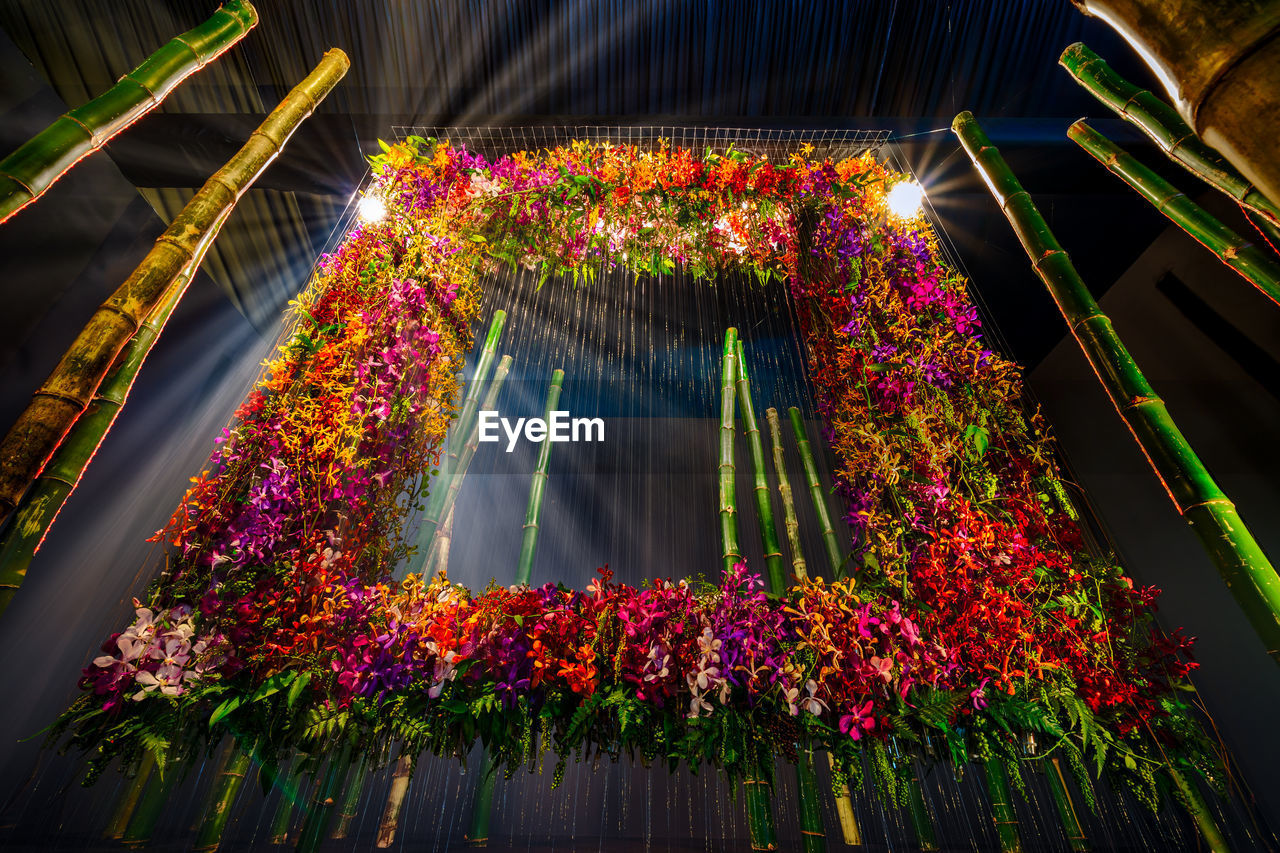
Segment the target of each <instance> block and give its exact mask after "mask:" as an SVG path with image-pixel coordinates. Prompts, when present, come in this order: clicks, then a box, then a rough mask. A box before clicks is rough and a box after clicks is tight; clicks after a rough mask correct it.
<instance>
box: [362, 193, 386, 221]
mask: <svg viewBox="0 0 1280 853" xmlns="http://www.w3.org/2000/svg"><path fill="white" fill-rule="evenodd" d="M356 215H357V216H359V217H360V220H361V221H362V222H381V221H382V220H384V219H386V218H387V205H386V203H385V202H384V201H383V200H382V199H380V198H378V197H377V196H375V195H367V196H365V197H364V198H362V199H360V206H359V207H358V208H357V209H356Z"/></svg>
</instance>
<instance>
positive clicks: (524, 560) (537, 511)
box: [516, 370, 564, 584]
mask: <svg viewBox="0 0 1280 853" xmlns="http://www.w3.org/2000/svg"><path fill="white" fill-rule="evenodd" d="M563 382H564V371H563V370H555V371H553V372H552V374H551V387H550V388H548V389H547V405H546V408H545V412H546V415H545V416H544V418H545V420H546V421H547V422H548V423H550V422H551V413H552V412H553V411H555V408H556V405H557V404H559V402H560V386H561V383H563ZM550 462H551V438H550V437H549V436H548V437H547V439H546V440H545V441H543V442H542V446H541V447H539V448H538V464H537V466H536V467H535V468H534V470H533V482H532V483H531V484H530V486H529V508H528V509H527V510H525V514H524V537H523V538H522V539H521V541H520V562H519V563H517V564H516V583H517V584H527V583H528V582H529V579H530V578H532V577H533V555H534V553H535V552H536V551H537V550H538V519H539V518H540V517H541V516H542V498H543V496H544V495H545V494H546V492H547V466H548V465H549V464H550Z"/></svg>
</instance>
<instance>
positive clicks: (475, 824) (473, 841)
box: [466, 751, 498, 847]
mask: <svg viewBox="0 0 1280 853" xmlns="http://www.w3.org/2000/svg"><path fill="white" fill-rule="evenodd" d="M497 784H498V766H497V764H495V763H494V761H493V756H491V755H489V753H488V752H487V751H486V752H485V753H484V758H483V759H482V761H481V763H480V778H479V779H477V780H476V793H475V796H474V797H473V798H472V800H471V831H470V832H469V833H467V835H466V841H467V846H468V847H487V846H488V845H489V815H490V813H491V812H492V811H493V790H494V788H495V787H496V786H497Z"/></svg>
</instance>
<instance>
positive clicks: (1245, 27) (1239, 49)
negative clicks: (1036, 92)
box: [1072, 0, 1280, 199]
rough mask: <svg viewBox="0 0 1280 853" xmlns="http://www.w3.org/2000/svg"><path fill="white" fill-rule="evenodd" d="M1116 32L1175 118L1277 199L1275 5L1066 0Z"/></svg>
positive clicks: (1279, 9) (1279, 129)
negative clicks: (1172, 108)
mask: <svg viewBox="0 0 1280 853" xmlns="http://www.w3.org/2000/svg"><path fill="white" fill-rule="evenodd" d="M1072 2H1074V3H1075V5H1076V6H1077V7H1078V8H1080V9H1081V10H1082V11H1084V12H1085V14H1088V15H1096V16H1098V18H1099V19H1101V20H1102V21H1104V22H1105V23H1106V24H1107V25H1108V26H1110V27H1112V28H1113V29H1115V30H1116V31H1117V32H1118V33H1120V34H1121V35H1122V36H1123V37H1124V38H1125V40H1126V41H1128V42H1129V44H1130V45H1132V46H1133V47H1134V49H1135V50H1136V51H1137V52H1138V54H1139V55H1140V56H1141V57H1142V59H1143V60H1144V61H1145V62H1146V63H1147V65H1148V67H1150V69H1151V70H1152V71H1153V72H1154V73H1155V75H1156V76H1157V77H1158V78H1159V80H1160V82H1161V83H1162V84H1163V85H1164V87H1165V90H1166V91H1167V92H1168V95H1169V97H1170V98H1171V99H1172V101H1173V104H1174V106H1175V107H1176V108H1177V110H1178V112H1179V114H1180V115H1181V116H1182V118H1183V119H1184V120H1185V121H1186V123H1187V125H1188V126H1190V127H1191V128H1192V129H1193V130H1194V131H1195V133H1196V134H1197V135H1198V136H1199V137H1200V138H1201V139H1203V140H1204V141H1205V143H1207V144H1208V145H1209V146H1211V147H1213V148H1215V149H1217V150H1218V151H1220V152H1221V153H1222V155H1223V156H1224V157H1225V158H1226V159H1227V160H1229V161H1231V163H1232V164H1233V165H1234V166H1235V167H1236V168H1237V169H1238V170H1239V171H1240V172H1241V173H1242V174H1243V175H1245V176H1246V177H1247V179H1248V180H1249V181H1250V182H1251V183H1254V184H1256V185H1257V186H1258V188H1259V189H1260V190H1261V191H1262V193H1263V194H1264V195H1266V196H1269V197H1270V198H1272V199H1280V151H1278V150H1277V148H1276V139H1277V138H1280V39H1277V38H1276V37H1275V36H1276V33H1277V31H1278V29H1280V6H1278V5H1277V4H1276V3H1274V2H1271V0H1264V2H1223V0H1072Z"/></svg>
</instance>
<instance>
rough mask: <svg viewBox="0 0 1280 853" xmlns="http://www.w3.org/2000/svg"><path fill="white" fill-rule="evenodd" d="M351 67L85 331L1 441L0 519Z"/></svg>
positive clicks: (187, 216)
mask: <svg viewBox="0 0 1280 853" xmlns="http://www.w3.org/2000/svg"><path fill="white" fill-rule="evenodd" d="M349 67H350V62H349V61H348V59H347V56H346V54H344V53H343V52H342V51H340V50H337V49H336V48H335V49H333V50H330V51H329V52H327V53H326V54H325V57H324V59H323V60H322V61H321V62H320V64H319V65H317V66H316V68H315V69H314V70H313V71H312V72H311V74H309V75H308V76H307V78H306V79H305V80H303V81H302V82H301V83H300V84H298V86H296V87H295V88H294V89H293V91H291V92H290V93H289V94H288V95H286V96H285V99H284V100H283V101H281V103H280V104H279V106H277V107H276V108H275V110H273V111H272V112H271V114H270V115H269V116H267V119H266V121H264V122H263V123H262V124H261V125H260V126H259V127H258V128H257V129H256V130H255V131H254V132H253V134H252V135H251V136H250V137H249V140H248V141H247V142H246V143H245V145H244V147H242V148H241V149H240V151H239V152H237V154H236V155H235V156H234V157H233V158H232V159H231V160H230V162H228V163H227V164H226V165H225V166H223V167H222V168H221V169H219V170H218V171H217V172H215V173H214V174H213V176H212V177H211V178H210V179H209V180H208V181H207V182H206V183H205V185H204V186H203V187H202V188H201V189H200V191H199V192H197V193H196V195H195V197H193V198H192V199H191V201H190V202H188V203H187V205H186V207H184V208H183V209H182V211H181V212H180V213H179V214H178V216H177V217H176V218H175V219H174V221H173V223H172V224H170V226H169V228H168V229H167V230H166V231H165V232H164V234H162V235H161V236H160V238H159V239H158V240H157V241H156V244H155V246H154V247H153V248H152V249H151V251H150V252H149V253H148V254H147V256H146V258H144V259H143V261H142V263H141V264H139V266H138V267H137V269H135V270H134V271H133V273H132V274H131V275H130V276H129V278H128V279H127V280H126V281H125V282H124V284H122V285H121V286H120V287H119V288H118V289H117V290H116V292H115V293H114V294H112V296H111V297H110V298H108V299H107V301H106V302H105V303H103V305H102V307H101V308H99V309H98V311H97V312H96V313H95V314H94V315H93V317H92V318H91V319H90V320H89V323H88V324H87V325H86V326H85V327H84V329H83V330H82V331H81V332H80V334H79V336H78V337H77V338H76V340H75V342H74V343H73V344H72V345H71V348H70V349H69V350H68V351H67V353H66V354H65V355H64V356H63V357H62V360H61V361H60V362H59V364H58V366H57V367H56V368H55V369H54V371H53V373H52V375H50V377H49V378H48V379H47V380H45V382H44V384H43V385H42V386H41V387H40V389H39V390H38V391H37V392H36V394H35V396H34V398H33V399H32V401H31V403H30V404H29V405H28V406H27V408H26V410H25V411H24V412H23V413H22V414H21V415H20V416H19V418H18V421H17V422H16V423H15V424H14V425H13V427H12V428H11V429H10V430H9V432H8V433H7V434H6V435H5V437H4V438H3V440H0V522H2V521H3V520H4V519H6V518H8V516H9V515H10V514H11V513H12V511H13V509H14V508H15V506H16V505H17V502H18V500H19V499H20V498H21V497H22V495H23V493H24V492H26V491H27V489H28V487H29V486H30V485H31V483H32V481H34V480H35V478H36V477H37V476H39V474H40V472H41V470H42V469H43V468H44V467H45V465H46V463H47V462H48V461H49V458H50V457H51V456H52V455H53V453H54V451H56V450H57V449H58V446H59V445H60V444H61V442H62V440H63V438H64V437H65V436H66V434H67V432H68V430H70V429H71V426H72V425H73V424H74V423H75V421H76V420H77V419H78V418H79V417H80V416H81V415H82V414H83V413H84V411H85V409H86V408H87V407H88V405H89V403H90V402H91V401H92V399H93V397H94V395H95V394H96V393H97V391H98V387H99V386H100V385H101V383H102V380H103V379H104V377H105V376H106V374H107V372H108V371H109V370H110V369H111V366H112V365H113V364H114V363H115V362H116V359H117V357H118V356H119V355H120V352H121V350H123V349H124V347H125V345H126V344H127V343H128V342H129V340H130V339H132V338H133V337H134V335H135V334H137V332H138V330H139V329H140V328H141V326H142V324H143V323H144V322H145V321H146V319H147V317H148V316H149V315H150V314H151V313H152V312H153V311H154V309H155V308H156V306H157V305H158V304H159V303H160V302H161V300H162V299H163V297H164V294H165V292H166V291H167V290H168V289H169V288H170V286H171V285H172V284H173V283H174V281H175V280H176V279H177V278H178V277H179V276H180V275H181V274H182V272H183V270H184V269H186V268H187V267H188V266H189V265H190V264H191V262H192V261H193V260H194V258H195V257H196V255H197V253H198V252H199V251H200V249H201V247H202V246H203V245H204V244H205V243H206V241H207V240H209V239H212V233H216V232H213V229H214V227H215V226H216V225H217V223H218V222H219V221H220V220H221V219H222V218H223V215H224V214H225V213H227V212H228V211H229V210H231V208H232V207H234V205H235V204H236V202H237V201H238V200H239V198H240V196H241V195H243V194H244V192H245V190H247V189H248V187H249V186H250V185H251V184H252V183H253V182H254V180H255V179H256V178H257V177H258V176H259V175H260V174H262V172H263V171H264V170H265V169H266V168H267V166H268V165H270V164H271V162H272V161H273V160H274V159H275V158H276V156H277V155H278V154H279V153H280V150H281V148H282V147H283V146H284V144H285V143H286V142H287V141H288V139H289V137H290V136H291V135H292V134H293V132H294V130H296V129H297V127H298V126H299V125H300V124H301V123H302V121H303V120H304V119H305V118H306V117H307V116H309V115H311V113H312V111H313V110H315V108H316V106H317V104H319V103H320V101H321V100H322V99H323V98H324V97H325V95H327V94H328V93H329V92H330V91H332V89H333V87H334V86H336V85H337V83H338V81H339V80H341V79H342V77H343V75H345V74H346V72H347V69H348V68H349Z"/></svg>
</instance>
